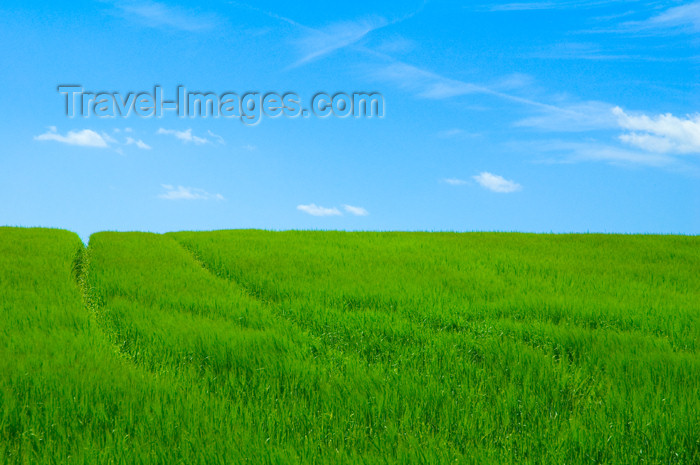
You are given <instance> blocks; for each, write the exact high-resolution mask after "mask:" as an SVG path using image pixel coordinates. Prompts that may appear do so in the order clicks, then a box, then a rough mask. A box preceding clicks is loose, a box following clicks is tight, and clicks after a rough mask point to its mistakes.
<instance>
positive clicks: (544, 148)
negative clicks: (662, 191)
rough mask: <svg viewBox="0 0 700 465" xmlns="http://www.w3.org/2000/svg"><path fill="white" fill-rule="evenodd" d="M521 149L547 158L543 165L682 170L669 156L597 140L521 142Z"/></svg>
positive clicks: (519, 144)
mask: <svg viewBox="0 0 700 465" xmlns="http://www.w3.org/2000/svg"><path fill="white" fill-rule="evenodd" d="M518 148H519V149H520V150H523V149H524V150H527V151H528V152H529V153H533V154H534V153H539V154H541V155H543V156H544V157H545V158H543V159H542V160H540V161H541V162H543V163H581V162H604V163H608V164H611V165H619V166H649V167H656V168H661V167H664V168H668V167H675V168H680V167H681V165H680V164H679V163H678V162H677V160H676V159H675V158H674V157H672V156H669V155H664V154H659V153H649V152H644V151H642V150H630V149H629V148H625V147H619V146H616V145H612V144H610V143H605V142H600V141H596V140H590V141H562V140H547V141H532V142H520V143H518Z"/></svg>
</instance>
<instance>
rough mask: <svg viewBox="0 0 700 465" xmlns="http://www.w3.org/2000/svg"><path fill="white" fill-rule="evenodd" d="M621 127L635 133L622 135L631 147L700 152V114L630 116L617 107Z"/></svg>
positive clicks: (623, 139) (660, 151) (650, 150)
mask: <svg viewBox="0 0 700 465" xmlns="http://www.w3.org/2000/svg"><path fill="white" fill-rule="evenodd" d="M613 114H614V115H615V116H616V117H617V118H618V122H619V125H620V127H622V128H623V129H626V130H629V131H631V132H628V133H625V134H622V135H620V140H621V141H622V142H624V143H627V144H629V145H632V146H635V147H638V148H641V149H643V150H646V151H649V152H657V153H676V154H687V153H695V154H697V153H700V115H698V114H696V115H693V116H687V117H686V118H678V117H677V116H673V115H672V114H670V113H666V114H662V115H656V116H648V115H645V114H639V115H630V114H628V113H626V112H625V111H624V110H623V109H622V108H620V107H615V108H614V109H613Z"/></svg>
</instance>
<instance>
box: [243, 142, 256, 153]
mask: <svg viewBox="0 0 700 465" xmlns="http://www.w3.org/2000/svg"><path fill="white" fill-rule="evenodd" d="M242 148H243V149H244V150H247V151H249V152H253V151H254V150H257V147H256V146H255V145H253V144H246V145H244V146H243V147H242Z"/></svg>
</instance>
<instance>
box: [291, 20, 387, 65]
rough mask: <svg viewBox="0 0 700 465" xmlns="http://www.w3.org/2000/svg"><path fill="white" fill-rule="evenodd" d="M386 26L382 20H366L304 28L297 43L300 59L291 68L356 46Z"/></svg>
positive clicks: (385, 22)
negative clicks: (302, 34) (350, 46)
mask: <svg viewBox="0 0 700 465" xmlns="http://www.w3.org/2000/svg"><path fill="white" fill-rule="evenodd" d="M387 24H388V22H387V21H386V20H385V19H384V18H368V19H362V20H358V21H343V22H339V23H334V24H331V25H329V26H327V27H324V28H322V29H311V28H304V33H305V34H304V37H302V38H301V39H299V41H298V42H297V46H298V47H299V50H300V53H301V55H302V57H301V58H300V59H299V60H298V61H297V62H296V63H294V64H293V65H292V67H295V66H300V65H303V64H305V63H309V62H311V61H314V60H317V59H319V58H322V57H324V56H326V55H329V54H331V53H333V52H335V51H336V50H340V49H342V48H345V47H347V46H349V45H353V44H356V43H357V42H359V41H360V40H362V39H363V38H364V37H365V36H367V35H368V34H369V33H370V32H372V31H374V30H377V29H379V28H382V27H384V26H386V25H387Z"/></svg>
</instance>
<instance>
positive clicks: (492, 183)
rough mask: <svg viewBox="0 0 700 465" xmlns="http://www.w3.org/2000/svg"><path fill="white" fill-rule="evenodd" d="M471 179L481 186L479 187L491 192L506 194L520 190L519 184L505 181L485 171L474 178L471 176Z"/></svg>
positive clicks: (501, 177)
mask: <svg viewBox="0 0 700 465" xmlns="http://www.w3.org/2000/svg"><path fill="white" fill-rule="evenodd" d="M473 178H474V180H475V181H476V182H478V183H479V185H481V187H483V188H485V189H488V190H490V191H492V192H498V193H501V194H508V193H511V192H516V191H519V190H521V189H522V186H521V185H520V184H518V183H516V182H514V181H510V180H508V179H505V178H504V177H503V176H499V175H497V174H492V173H489V172H486V171H484V172H483V173H480V174H478V175H476V176H473Z"/></svg>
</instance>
